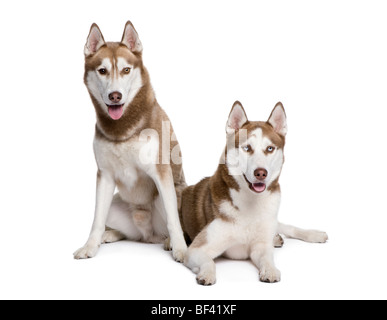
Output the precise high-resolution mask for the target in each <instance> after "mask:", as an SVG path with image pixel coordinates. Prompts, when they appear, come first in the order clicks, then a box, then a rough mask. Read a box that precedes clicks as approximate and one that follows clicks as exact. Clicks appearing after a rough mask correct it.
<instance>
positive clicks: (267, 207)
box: [209, 190, 281, 259]
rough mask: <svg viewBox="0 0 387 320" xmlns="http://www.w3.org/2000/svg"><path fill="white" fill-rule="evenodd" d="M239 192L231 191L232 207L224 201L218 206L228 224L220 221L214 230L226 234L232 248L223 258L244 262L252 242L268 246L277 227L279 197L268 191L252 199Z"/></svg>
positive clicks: (250, 195)
mask: <svg viewBox="0 0 387 320" xmlns="http://www.w3.org/2000/svg"><path fill="white" fill-rule="evenodd" d="M241 191H242V192H237V191H234V190H231V197H232V200H233V205H231V203H230V202H227V201H225V202H223V203H222V205H221V206H220V210H221V212H222V213H223V214H225V215H227V216H228V217H229V218H230V221H232V222H226V221H221V222H220V225H221V226H220V225H219V226H218V227H221V228H222V229H223V232H225V233H227V234H228V235H229V237H228V239H229V241H230V243H232V245H231V246H230V249H228V250H227V251H226V256H228V257H229V258H233V259H246V258H247V257H248V256H249V252H250V248H251V246H252V245H254V244H256V243H272V242H273V239H274V236H275V234H276V232H277V228H278V221H277V216H278V209H279V206H280V201H281V194H280V193H279V192H274V193H272V192H269V191H268V192H265V193H264V194H261V195H259V196H256V195H254V194H252V193H251V191H249V190H246V191H247V192H245V191H244V190H241ZM209 234H210V232H209Z"/></svg>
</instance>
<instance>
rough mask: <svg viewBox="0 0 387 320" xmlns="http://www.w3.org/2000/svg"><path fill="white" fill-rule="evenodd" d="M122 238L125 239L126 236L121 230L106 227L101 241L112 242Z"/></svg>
mask: <svg viewBox="0 0 387 320" xmlns="http://www.w3.org/2000/svg"><path fill="white" fill-rule="evenodd" d="M124 239H126V237H125V236H124V235H123V234H122V233H121V232H119V231H117V230H114V229H111V228H109V227H106V230H105V233H104V234H103V236H102V241H101V243H113V242H117V241H120V240H124Z"/></svg>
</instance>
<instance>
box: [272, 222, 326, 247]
mask: <svg viewBox="0 0 387 320" xmlns="http://www.w3.org/2000/svg"><path fill="white" fill-rule="evenodd" d="M278 233H280V234H283V235H285V236H286V237H288V238H293V239H298V240H302V241H305V242H312V243H325V242H327V240H328V235H327V234H326V233H325V232H323V231H318V230H305V229H301V228H297V227H293V226H290V225H287V224H283V223H278Z"/></svg>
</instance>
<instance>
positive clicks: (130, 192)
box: [74, 21, 187, 262]
mask: <svg viewBox="0 0 387 320" xmlns="http://www.w3.org/2000/svg"><path fill="white" fill-rule="evenodd" d="M84 53H85V76H84V81H85V84H86V86H87V89H88V91H89V93H90V97H91V100H92V102H93V104H94V108H95V111H96V114H97V124H96V127H95V138H94V154H95V158H96V161H97V165H98V173H97V197H96V206H95V217H94V223H93V226H92V230H91V233H90V236H89V239H88V240H87V242H86V244H85V245H84V246H83V247H82V248H80V249H79V250H77V251H76V252H75V253H74V258H75V259H87V258H92V257H94V256H95V255H96V254H97V251H98V248H99V246H100V244H101V243H106V242H114V241H118V240H121V239H124V238H127V239H131V240H142V241H145V242H162V240H164V239H165V237H166V236H168V235H169V236H170V238H171V245H172V250H173V257H174V258H175V260H177V261H181V262H182V261H183V260H184V255H185V252H186V250H187V245H186V243H185V241H184V236H183V232H182V229H181V226H180V221H179V214H178V210H177V209H178V205H177V202H178V197H179V195H180V193H181V190H182V189H183V188H184V187H185V186H186V184H185V179H184V174H183V169H182V165H181V161H179V154H180V148H179V144H178V142H177V140H176V136H175V134H174V132H173V129H172V128H171V127H170V124H169V119H168V116H167V115H166V114H165V112H164V111H163V110H162V109H161V107H160V106H159V104H158V103H157V101H156V98H155V94H154V92H153V89H152V86H151V83H150V78H149V74H148V71H147V69H146V68H145V67H144V64H143V61H142V44H141V41H140V39H139V37H138V34H137V32H136V30H135V29H134V27H133V25H132V23H131V22H130V21H128V22H127V23H126V25H125V29H124V33H123V36H122V40H121V42H105V40H104V38H103V36H102V33H101V31H100V29H99V27H98V26H97V25H96V24H93V25H92V26H91V29H90V33H89V36H88V38H87V42H86V45H85V50H84ZM164 136H166V137H164ZM162 137H163V138H165V139H161V138H162ZM144 150H145V151H147V152H145V153H146V154H150V156H149V157H143V158H142V154H143V153H144ZM174 156H175V158H176V160H178V161H174V159H173V158H174ZM171 158H172V159H171ZM144 160H146V161H144ZM171 160H172V161H171ZM180 160H181V159H180ZM116 186H117V188H118V190H119V193H117V194H116V195H114V196H113V193H114V190H115V188H116ZM179 190H180V191H179ZM106 227H108V228H107V229H106Z"/></svg>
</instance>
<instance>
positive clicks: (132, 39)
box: [121, 21, 142, 52]
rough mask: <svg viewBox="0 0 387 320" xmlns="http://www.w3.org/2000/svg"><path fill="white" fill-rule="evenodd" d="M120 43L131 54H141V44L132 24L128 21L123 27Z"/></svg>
mask: <svg viewBox="0 0 387 320" xmlns="http://www.w3.org/2000/svg"><path fill="white" fill-rule="evenodd" d="M121 43H122V44H124V45H126V46H127V47H128V48H129V49H130V51H132V52H142V44H141V41H140V38H139V37H138V34H137V31H136V29H135V28H134V26H133V24H132V23H131V22H130V21H128V22H127V23H126V25H125V29H124V34H123V35H122V40H121Z"/></svg>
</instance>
